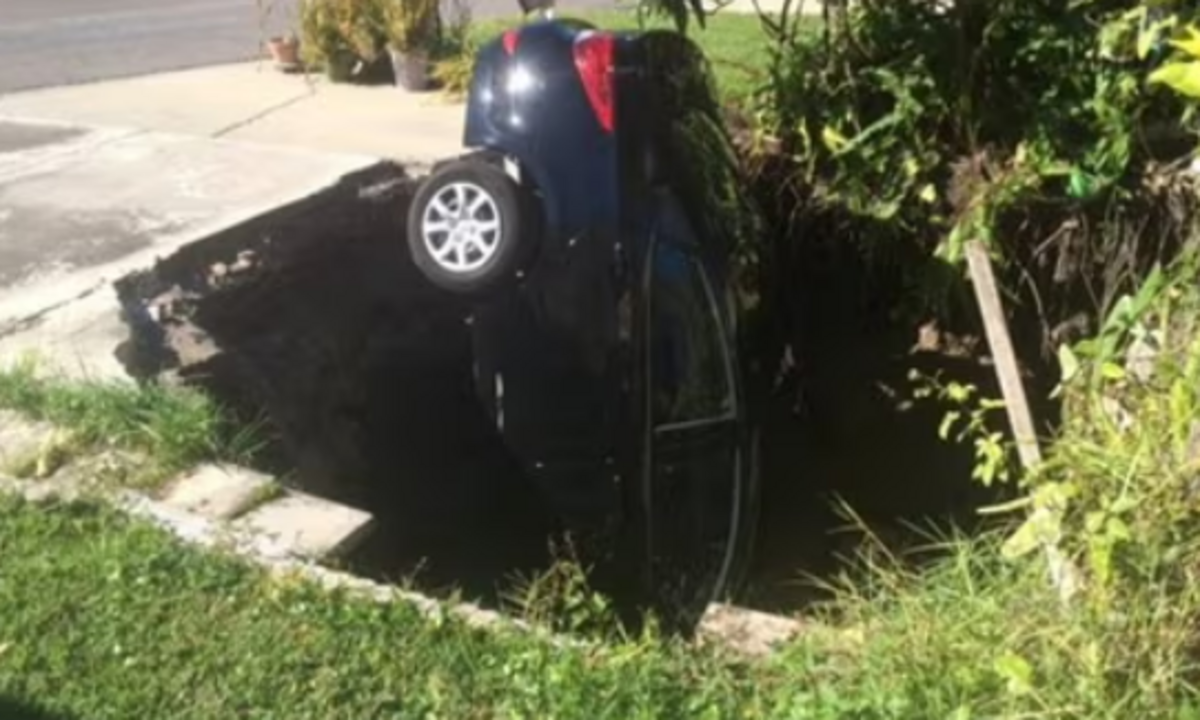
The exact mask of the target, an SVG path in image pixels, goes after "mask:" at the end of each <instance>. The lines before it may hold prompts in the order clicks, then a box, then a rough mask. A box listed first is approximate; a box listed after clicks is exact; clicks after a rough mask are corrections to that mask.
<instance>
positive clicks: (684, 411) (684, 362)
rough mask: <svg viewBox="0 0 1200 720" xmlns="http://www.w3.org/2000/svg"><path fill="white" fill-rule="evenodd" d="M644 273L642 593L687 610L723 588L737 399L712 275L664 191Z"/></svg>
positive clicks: (736, 488)
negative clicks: (646, 589)
mask: <svg viewBox="0 0 1200 720" xmlns="http://www.w3.org/2000/svg"><path fill="white" fill-rule="evenodd" d="M646 269H647V272H646V285H647V286H646V288H645V291H644V292H645V295H644V297H645V301H646V317H647V319H648V322H646V324H645V332H646V338H645V347H646V349H647V351H646V363H647V366H646V379H647V382H646V387H647V392H646V397H645V400H646V418H647V419H646V428H647V433H648V435H649V437H648V438H647V441H646V444H645V447H646V449H647V452H646V458H645V469H644V472H645V477H644V482H643V492H644V497H643V502H644V506H645V507H646V508H647V510H648V518H647V520H648V522H647V526H648V528H647V533H648V538H647V541H648V544H649V551H650V553H649V555H650V566H649V569H650V581H651V589H652V591H653V593H654V595H655V596H656V598H657V599H658V600H659V601H660V603H661V604H662V605H663V606H664V607H667V608H671V609H672V610H678V611H681V612H684V613H693V612H699V611H702V610H703V607H704V605H707V603H708V602H709V601H711V600H712V599H714V597H713V596H714V595H715V594H716V593H719V592H721V591H723V590H724V588H725V585H726V582H727V580H728V576H729V573H730V569H731V564H732V562H733V559H734V546H735V544H736V542H737V539H738V537H739V532H740V528H739V527H738V525H739V523H740V522H742V519H743V514H744V513H743V510H744V508H742V507H741V503H742V498H743V495H744V493H743V488H742V482H743V480H744V478H743V473H742V462H741V458H740V437H741V435H740V433H741V427H740V416H741V407H740V404H741V399H740V398H739V396H738V394H739V391H738V383H737V382H736V376H735V365H734V362H735V358H734V357H733V346H732V343H731V342H730V338H729V318H728V316H727V313H726V312H725V310H724V306H723V305H722V303H721V302H720V301H719V298H720V294H719V291H718V287H717V285H716V283H715V282H714V274H713V272H712V270H711V268H710V267H709V265H708V264H707V263H706V259H705V255H704V253H703V248H702V246H701V245H700V243H699V242H698V239H697V236H696V234H695V231H694V229H693V226H692V224H691V223H690V222H689V220H688V217H687V215H686V214H685V213H684V211H683V206H682V204H681V203H680V202H679V201H678V200H677V199H676V198H674V197H673V196H672V195H671V194H670V193H669V192H663V193H662V194H661V196H660V201H659V203H658V210H657V219H656V224H655V232H654V234H653V237H652V239H651V245H650V249H649V253H648V261H647V264H646Z"/></svg>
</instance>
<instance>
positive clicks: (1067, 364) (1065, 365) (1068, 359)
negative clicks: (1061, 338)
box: [1058, 345, 1079, 384]
mask: <svg viewBox="0 0 1200 720" xmlns="http://www.w3.org/2000/svg"><path fill="white" fill-rule="evenodd" d="M1058 365H1059V367H1060V368H1062V371H1061V372H1062V382H1063V383H1064V384H1065V383H1069V382H1071V380H1072V379H1073V378H1074V377H1075V376H1076V375H1078V374H1079V358H1077V357H1075V352H1074V351H1073V350H1071V348H1070V347H1069V346H1067V345H1059V346H1058Z"/></svg>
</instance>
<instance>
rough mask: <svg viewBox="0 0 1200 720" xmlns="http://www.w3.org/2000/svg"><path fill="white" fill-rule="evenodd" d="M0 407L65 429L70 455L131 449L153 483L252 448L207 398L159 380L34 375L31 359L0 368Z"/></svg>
mask: <svg viewBox="0 0 1200 720" xmlns="http://www.w3.org/2000/svg"><path fill="white" fill-rule="evenodd" d="M0 409H7V410H14V411H17V412H19V413H21V414H23V415H25V416H27V417H29V418H31V419H34V420H44V421H48V422H50V423H53V424H55V425H58V426H60V427H61V428H63V429H64V430H68V431H70V432H71V441H70V446H71V447H72V452H75V453H77V452H81V451H94V450H97V449H100V448H118V449H124V450H136V451H140V452H142V453H144V454H145V455H146V457H147V458H148V459H149V460H150V461H151V465H152V467H146V468H142V472H139V474H138V476H139V480H140V481H142V482H154V481H155V480H159V479H162V478H164V477H165V476H167V475H169V474H171V473H173V472H176V471H178V470H182V469H185V468H187V467H190V466H193V465H195V464H198V463H201V462H206V461H229V462H242V461H246V460H248V459H249V458H250V457H251V456H252V455H253V453H254V452H255V450H256V449H257V448H258V440H257V437H256V435H257V433H256V432H255V431H254V429H252V428H251V429H245V428H238V427H235V426H234V425H233V424H232V423H230V422H229V421H228V420H227V419H226V418H225V417H224V416H223V415H222V413H221V412H220V409H219V408H218V407H217V405H216V404H215V403H214V402H212V401H211V400H210V399H209V398H208V397H207V396H205V395H203V394H201V393H199V392H195V391H188V390H176V389H170V388H167V387H164V386H161V385H155V384H147V385H141V386H137V385H132V384H128V383H115V382H73V381H67V380H57V379H53V378H46V377H42V376H40V375H39V374H38V373H37V372H35V366H34V365H32V364H26V365H20V366H17V367H13V368H10V369H6V370H0Z"/></svg>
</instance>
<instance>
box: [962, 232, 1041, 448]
mask: <svg viewBox="0 0 1200 720" xmlns="http://www.w3.org/2000/svg"><path fill="white" fill-rule="evenodd" d="M967 265H968V267H969V269H970V272H971V284H972V285H973V286H974V288H975V301H976V302H977V303H979V312H980V314H982V315H983V329H984V332H985V333H986V334H987V341H988V347H990V348H991V353H992V360H993V362H995V364H996V377H997V379H998V380H999V381H1000V392H1001V393H1003V395H1004V407H1005V409H1006V410H1007V412H1008V422H1009V424H1010V425H1011V426H1012V431H1013V440H1014V441H1015V442H1016V444H1017V454H1018V455H1019V456H1020V459H1021V465H1022V467H1024V468H1025V469H1026V470H1032V469H1033V468H1035V467H1037V466H1038V465H1039V464H1040V463H1041V461H1042V452H1041V448H1040V446H1039V445H1038V439H1037V431H1036V429H1035V428H1034V424H1033V412H1032V410H1030V408H1029V399H1028V398H1027V397H1026V395H1025V384H1024V383H1023V382H1021V368H1020V365H1018V363H1017V353H1016V351H1015V350H1014V349H1013V344H1012V337H1011V336H1010V335H1009V332H1008V322H1007V321H1006V320H1005V318H1004V306H1003V305H1002V303H1001V300H1000V290H999V287H998V286H997V284H996V275H995V272H994V271H993V269H992V259H991V258H990V257H989V256H988V253H987V248H985V247H984V246H983V243H981V242H979V241H978V240H972V241H970V242H968V243H967Z"/></svg>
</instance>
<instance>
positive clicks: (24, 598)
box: [0, 499, 766, 720]
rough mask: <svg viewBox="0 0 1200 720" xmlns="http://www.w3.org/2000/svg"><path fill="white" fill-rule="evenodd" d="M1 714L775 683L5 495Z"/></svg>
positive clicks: (367, 705)
mask: <svg viewBox="0 0 1200 720" xmlns="http://www.w3.org/2000/svg"><path fill="white" fill-rule="evenodd" d="M0 558H2V560H0V717H3V718H4V719H5V720H16V719H17V718H23V717H29V718H39V717H45V718H56V719H61V720H68V719H70V720H100V719H109V718H111V719H113V720H117V719H120V720H142V719H150V718H154V719H158V718H162V719H164V720H165V719H167V718H171V719H172V720H176V719H180V720H182V719H184V718H222V719H223V718H264V719H265V718H279V719H280V720H285V719H286V720H295V719H299V718H321V719H325V718H347V719H353V720H366V719H367V718H451V719H455V720H457V719H459V718H492V717H513V718H588V719H589V720H590V719H599V718H613V719H614V720H630V719H633V718H714V719H715V718H730V717H735V716H739V715H741V712H742V710H752V709H753V706H754V704H755V698H756V696H758V695H759V694H760V692H763V691H764V690H765V689H766V688H765V687H763V688H759V687H756V686H755V685H754V684H752V683H749V682H745V681H743V680H739V679H738V678H737V676H736V675H735V674H734V673H733V672H732V671H731V670H730V669H729V668H727V667H725V666H722V665H720V664H718V663H717V662H716V661H714V660H712V659H711V658H706V657H705V656H703V655H700V654H696V653H685V652H684V651H683V650H682V649H677V648H673V647H672V646H670V645H665V644H658V643H631V644H621V645H611V646H605V647H603V648H602V649H598V650H583V649H562V648H556V647H554V646H552V645H551V644H549V643H548V642H546V641H544V640H539V639H537V638H535V637H533V636H530V635H527V634H519V633H516V632H512V633H503V632H501V633H497V632H495V631H488V632H485V631H481V630H475V629H471V628H468V627H467V626H465V625H463V624H461V623H460V622H458V621H455V620H446V621H444V622H433V621H431V620H428V619H426V618H424V617H422V616H421V615H419V614H418V613H417V612H416V611H415V610H414V609H412V608H410V607H408V606H406V605H403V604H391V605H381V604H377V603H374V602H370V601H366V600H359V599H352V598H348V597H346V596H344V595H339V594H337V593H329V592H327V591H323V590H320V589H318V588H315V587H312V586H310V585H308V584H305V583H301V582H299V581H295V582H286V581H281V580H272V579H269V578H268V577H266V576H265V575H264V574H263V573H262V572H260V571H257V570H255V569H252V568H249V567H247V566H245V565H242V564H241V563H239V562H237V561H235V560H232V559H227V558H223V557H219V556H215V555H210V554H204V553H202V552H200V551H197V550H193V549H190V548H187V547H184V546H182V545H180V544H178V543H177V542H176V541H174V540H173V539H172V538H170V537H168V536H167V535H165V534H164V533H163V532H160V531H159V530H157V529H154V528H151V527H148V526H146V525H143V524H141V523H139V522H137V521H131V520H128V519H126V518H124V517H123V516H121V515H119V514H117V513H116V512H114V511H111V510H107V509H102V508H99V507H96V506H90V505H85V504H71V505H49V506H33V505H29V504H25V503H23V502H21V501H17V500H13V499H0Z"/></svg>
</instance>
